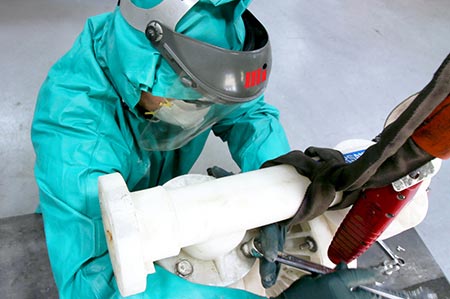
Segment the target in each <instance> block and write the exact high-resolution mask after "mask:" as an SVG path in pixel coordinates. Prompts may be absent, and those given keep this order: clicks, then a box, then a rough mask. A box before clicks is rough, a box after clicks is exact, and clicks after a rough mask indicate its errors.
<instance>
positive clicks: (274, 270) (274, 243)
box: [258, 223, 286, 289]
mask: <svg viewBox="0 0 450 299" xmlns="http://www.w3.org/2000/svg"><path fill="white" fill-rule="evenodd" d="M285 236H286V227H285V226H284V225H283V224H281V223H273V224H269V225H266V226H263V227H262V228H261V232H260V235H259V239H258V242H259V243H260V246H261V247H260V248H259V249H260V250H261V253H262V254H263V255H264V257H263V258H261V259H260V260H259V274H260V275H261V283H262V285H263V287H264V288H266V289H267V288H270V287H271V286H273V285H274V284H275V282H276V281H277V277H278V273H279V272H280V264H279V263H278V262H275V259H276V257H277V254H278V251H283V247H284V241H285Z"/></svg>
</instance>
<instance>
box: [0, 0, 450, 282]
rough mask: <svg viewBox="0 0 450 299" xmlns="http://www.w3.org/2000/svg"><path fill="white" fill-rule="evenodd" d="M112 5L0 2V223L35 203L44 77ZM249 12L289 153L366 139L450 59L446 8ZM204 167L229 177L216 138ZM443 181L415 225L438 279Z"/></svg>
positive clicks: (421, 4) (448, 201) (302, 7)
mask: <svg viewBox="0 0 450 299" xmlns="http://www.w3.org/2000/svg"><path fill="white" fill-rule="evenodd" d="M115 4H116V1H115V0H97V1H95V2H94V1H88V0H77V1H67V0H33V1H31V0H29V1H25V0H22V1H17V0H16V1H13V0H3V1H1V2H0V44H1V47H0V66H1V73H0V96H1V98H2V99H3V101H2V102H3V107H2V109H0V133H1V135H0V136H1V138H0V161H2V162H3V165H2V167H1V168H0V177H1V179H0V218H2V217H9V216H15V215H22V214H27V213H32V212H33V211H34V209H35V207H36V205H37V202H38V192H37V187H36V184H35V182H34V177H33V163H34V153H33V150H32V147H31V142H30V125H31V120H32V115H33V110H34V103H35V99H36V95H37V92H38V90H39V87H40V85H41V84H42V82H43V80H44V78H45V76H46V73H47V71H48V69H49V68H50V67H51V65H52V64H53V63H54V62H55V61H56V60H57V59H58V58H59V57H60V56H61V55H62V54H64V53H65V52H66V51H67V50H68V49H69V48H70V46H71V44H72V43H73V41H74V39H75V37H76V36H77V34H78V33H79V31H80V30H81V29H82V27H83V25H84V22H85V19H86V17H88V16H90V15H94V14H97V13H102V12H106V11H110V10H112V9H114V6H115ZM251 9H252V11H253V12H254V14H255V15H256V16H257V17H258V18H259V19H260V20H261V21H263V23H264V24H265V25H266V27H267V29H268V30H269V33H270V36H271V41H272V47H273V55H274V65H273V72H272V77H271V82H270V86H269V88H268V90H267V93H266V99H267V101H268V102H270V103H273V104H274V105H276V106H277V107H278V108H279V109H280V111H281V120H282V122H283V124H284V125H285V127H286V131H287V134H288V137H289V139H290V142H291V145H292V148H293V149H305V148H306V147H307V146H310V145H315V146H323V147H333V146H334V145H335V144H337V143H338V142H340V141H342V140H346V139H350V138H363V139H371V138H372V137H374V136H375V135H377V134H378V133H379V132H380V130H381V129H382V126H383V123H384V120H385V118H386V116H387V115H388V114H389V112H390V111H391V109H393V108H394V107H395V106H396V105H397V104H398V103H400V102H401V101H402V100H403V99H405V98H406V97H408V96H409V95H411V94H413V93H415V92H417V91H419V90H421V89H422V88H423V87H424V86H425V85H426V84H427V83H428V82H429V80H430V79H431V77H432V75H433V73H434V71H435V70H436V69H437V67H438V66H439V65H440V63H441V62H442V61H443V59H444V58H445V56H446V55H447V54H448V53H449V52H450V38H449V29H450V1H448V0H428V1H426V0H396V1H392V0H378V1H357V0H341V1H336V0H318V1H298V0H296V1H293V0H284V1H270V0H258V1H254V2H253V3H252V5H251ZM218 157H220V158H219V159H218ZM223 157H227V158H226V159H224V158H223ZM211 165H219V166H222V167H224V168H227V169H230V170H234V171H237V168H236V166H235V164H234V163H233V162H232V161H231V159H230V158H229V155H228V154H227V152H226V148H225V146H224V145H223V144H222V143H221V142H220V141H218V140H216V139H213V138H210V140H209V142H208V145H207V148H206V149H205V152H204V154H203V157H202V158H201V159H200V160H199V161H198V163H197V164H196V165H195V167H194V170H193V172H200V173H205V169H206V168H207V167H209V166H211ZM449 178H450V162H448V161H447V162H446V163H444V164H443V167H442V168H441V170H440V172H439V173H438V175H437V176H436V177H435V178H434V179H433V182H432V185H431V192H430V202H429V211H428V214H427V217H426V218H425V220H424V221H423V222H422V223H421V224H420V225H419V226H418V227H416V229H417V231H418V232H419V235H420V236H421V238H422V239H423V240H424V242H425V244H426V245H427V246H428V248H429V250H430V251H431V253H432V254H433V256H434V258H435V259H436V261H437V262H438V264H439V265H440V266H441V268H442V270H443V271H444V273H445V274H446V276H447V278H449V277H450V257H449V255H448V249H449V246H448V240H449V239H450V230H448V229H446V228H448V227H450V218H449V217H448V215H447V210H449V208H450V184H449V183H450V179H449Z"/></svg>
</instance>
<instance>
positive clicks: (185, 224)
mask: <svg viewBox="0 0 450 299" xmlns="http://www.w3.org/2000/svg"><path fill="white" fill-rule="evenodd" d="M308 184H309V180H308V179H307V178H305V177H303V176H301V175H299V174H298V173H297V171H296V170H295V169H294V168H293V167H292V166H288V165H280V166H274V167H270V168H265V169H260V170H256V171H252V172H246V173H241V174H236V175H233V176H229V177H224V178H220V179H214V180H209V181H205V182H200V183H196V184H191V185H188V186H184V187H180V188H169V189H166V188H164V187H163V186H157V187H154V188H150V189H147V190H143V191H137V192H132V193H130V192H129V190H128V188H127V186H126V184H125V181H124V180H123V178H122V176H121V175H120V174H118V173H114V174H109V175H105V176H102V177H100V178H99V197H100V204H101V208H102V217H103V223H104V227H105V232H106V237H107V243H108V249H109V252H110V257H111V261H112V264H113V269H114V274H115V276H116V280H117V284H118V286H119V289H120V292H121V294H122V295H123V296H128V295H131V294H136V293H139V292H142V291H144V290H145V287H146V277H147V274H150V273H153V272H154V271H155V268H154V264H153V263H154V262H155V261H158V260H161V259H164V258H168V257H172V256H176V255H178V254H179V253H180V250H181V248H186V247H189V246H192V245H196V244H197V246H198V247H197V248H201V247H202V246H207V244H208V241H211V240H215V239H217V238H221V239H222V242H220V244H221V248H223V250H230V249H231V248H230V247H233V246H236V245H238V244H239V243H240V242H241V241H242V239H243V237H244V235H245V233H246V231H247V230H251V229H253V228H257V227H261V226H264V225H267V224H270V223H274V222H278V221H282V220H285V219H288V218H290V217H292V216H293V215H294V214H295V212H296V211H297V209H298V207H299V206H300V204H301V202H302V199H303V196H304V194H305V192H306V187H307V186H308ZM225 239H226V240H228V241H227V242H224V241H223V240H225ZM227 243H228V244H227ZM209 248H211V246H209ZM214 248H217V247H214ZM188 250H189V249H188ZM202 251H204V250H201V249H200V250H197V249H196V247H191V248H190V252H191V253H192V252H194V253H193V254H194V255H195V252H197V254H199V255H201V252H202ZM205 254H211V253H205ZM200 258H201V256H200Z"/></svg>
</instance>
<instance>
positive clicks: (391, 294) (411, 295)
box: [241, 239, 437, 299]
mask: <svg viewBox="0 0 450 299" xmlns="http://www.w3.org/2000/svg"><path fill="white" fill-rule="evenodd" d="M259 248H260V244H259V242H258V241H257V240H255V239H251V240H250V241H248V242H246V243H244V244H243V245H242V246H241V251H242V253H243V254H244V255H245V256H248V257H256V258H263V257H264V254H263V253H262V252H261V250H260V249H259ZM275 261H277V262H279V263H281V264H285V265H288V266H291V267H294V268H297V269H300V270H303V271H307V272H309V273H311V274H328V273H331V272H334V271H335V270H334V269H332V268H329V267H326V266H323V265H320V264H317V263H313V262H310V261H306V260H304V259H301V258H298V257H296V256H293V255H289V254H286V253H283V252H278V253H277V257H276V258H275ZM356 288H360V289H363V290H365V291H367V292H370V293H372V294H376V295H379V296H381V297H383V298H387V299H422V298H426V299H437V296H436V294H434V293H433V292H431V291H429V290H428V289H422V288H419V289H417V290H414V291H408V292H406V291H393V290H386V289H383V288H381V287H379V286H376V285H375V286H365V285H361V286H357V287H356Z"/></svg>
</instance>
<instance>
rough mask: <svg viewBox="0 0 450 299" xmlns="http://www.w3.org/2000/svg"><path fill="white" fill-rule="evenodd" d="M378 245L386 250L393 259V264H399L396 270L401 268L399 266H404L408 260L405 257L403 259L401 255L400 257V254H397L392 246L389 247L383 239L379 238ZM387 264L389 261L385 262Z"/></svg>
mask: <svg viewBox="0 0 450 299" xmlns="http://www.w3.org/2000/svg"><path fill="white" fill-rule="evenodd" d="M377 243H378V245H380V246H381V248H382V249H383V250H384V252H385V253H386V254H387V255H388V256H389V257H390V258H391V259H392V261H393V262H394V263H393V264H392V265H391V266H394V267H395V266H398V267H396V269H395V271H396V270H398V269H399V267H403V266H404V265H405V264H406V262H405V260H404V259H402V258H401V257H399V256H398V255H396V254H395V253H394V252H393V251H392V250H391V248H389V246H388V245H387V244H386V243H385V242H384V241H382V240H377ZM385 264H386V265H387V263H385Z"/></svg>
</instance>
